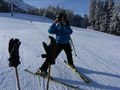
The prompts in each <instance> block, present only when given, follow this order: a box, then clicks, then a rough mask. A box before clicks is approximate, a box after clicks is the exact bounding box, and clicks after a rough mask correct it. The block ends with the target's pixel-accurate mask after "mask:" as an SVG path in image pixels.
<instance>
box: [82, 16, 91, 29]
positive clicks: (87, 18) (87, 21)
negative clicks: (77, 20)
mask: <svg viewBox="0 0 120 90" xmlns="http://www.w3.org/2000/svg"><path fill="white" fill-rule="evenodd" d="M89 25H90V23H89V17H88V15H87V14H85V15H84V18H83V20H82V23H81V27H82V28H87V26H89Z"/></svg>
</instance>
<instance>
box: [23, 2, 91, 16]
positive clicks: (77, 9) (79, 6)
mask: <svg viewBox="0 0 120 90" xmlns="http://www.w3.org/2000/svg"><path fill="white" fill-rule="evenodd" d="M24 1H25V2H27V3H29V4H31V5H33V6H35V7H38V8H40V7H47V6H49V5H53V6H56V5H59V6H60V7H62V8H66V9H70V10H73V11H74V13H75V14H80V15H84V14H86V13H88V11H89V0H24Z"/></svg>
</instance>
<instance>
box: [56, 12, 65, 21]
mask: <svg viewBox="0 0 120 90" xmlns="http://www.w3.org/2000/svg"><path fill="white" fill-rule="evenodd" d="M56 18H58V19H61V18H63V19H65V20H66V14H64V13H59V14H58V15H57V16H56Z"/></svg>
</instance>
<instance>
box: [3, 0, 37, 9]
mask: <svg viewBox="0 0 120 90" xmlns="http://www.w3.org/2000/svg"><path fill="white" fill-rule="evenodd" d="M4 1H5V2H8V3H11V2H13V3H14V4H15V5H16V6H17V7H18V8H20V9H22V10H24V11H26V10H28V9H36V8H35V7H34V6H31V5H29V4H27V3H25V2H24V1H23V0H4Z"/></svg>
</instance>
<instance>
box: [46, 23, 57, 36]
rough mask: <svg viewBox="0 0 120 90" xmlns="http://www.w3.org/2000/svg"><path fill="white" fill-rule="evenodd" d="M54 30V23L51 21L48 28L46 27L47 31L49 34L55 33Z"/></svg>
mask: <svg viewBox="0 0 120 90" xmlns="http://www.w3.org/2000/svg"><path fill="white" fill-rule="evenodd" d="M55 30H56V24H55V23H53V24H52V25H51V26H50V28H49V29H48V32H49V33H50V34H55Z"/></svg>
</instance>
